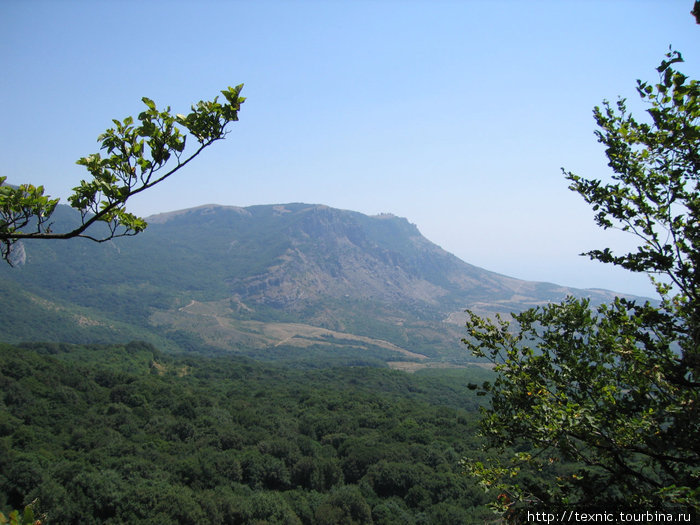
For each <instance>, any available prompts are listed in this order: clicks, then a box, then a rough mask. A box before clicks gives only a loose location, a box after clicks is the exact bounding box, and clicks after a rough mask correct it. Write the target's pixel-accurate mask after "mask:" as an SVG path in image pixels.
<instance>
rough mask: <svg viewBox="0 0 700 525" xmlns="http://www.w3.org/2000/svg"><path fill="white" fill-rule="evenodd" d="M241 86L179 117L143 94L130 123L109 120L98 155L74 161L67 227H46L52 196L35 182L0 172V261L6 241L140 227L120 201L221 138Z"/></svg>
mask: <svg viewBox="0 0 700 525" xmlns="http://www.w3.org/2000/svg"><path fill="white" fill-rule="evenodd" d="M242 88H243V85H242V84H241V85H238V86H236V87H229V88H227V89H225V90H223V91H222V92H221V93H222V95H223V97H224V100H223V101H221V102H220V101H219V98H218V97H215V98H214V99H213V100H211V101H200V102H198V103H197V104H195V105H193V106H192V107H191V111H190V113H188V114H187V115H182V114H174V115H173V114H172V113H171V110H170V107H166V108H165V109H164V110H159V109H158V108H157V107H156V104H155V102H153V100H151V99H149V98H147V97H144V98H143V99H142V100H143V103H144V104H145V105H146V109H145V110H144V111H142V112H141V113H140V114H139V115H138V119H137V120H136V121H135V120H134V118H133V117H126V118H125V119H124V120H123V121H119V120H116V119H115V120H113V122H114V127H112V128H109V129H107V130H106V131H105V132H104V133H103V134H102V135H100V136H99V137H98V139H97V140H98V142H100V143H101V150H104V151H105V152H106V155H105V156H102V155H101V154H100V153H94V154H92V155H88V156H87V157H82V158H80V159H78V161H77V164H79V165H81V166H85V168H86V169H87V170H88V172H89V173H90V175H91V177H92V178H91V179H90V180H88V181H85V180H82V181H81V182H80V185H79V186H77V187H75V188H74V189H73V192H74V193H73V194H72V195H71V196H70V197H69V198H68V202H69V203H70V205H71V206H72V207H74V208H76V209H78V210H79V211H80V214H81V223H80V225H79V226H77V227H76V228H74V229H73V230H70V231H65V232H54V231H53V230H52V223H51V216H52V214H53V212H54V210H55V208H56V205H57V204H58V201H59V199H53V198H51V197H50V196H48V195H44V188H43V186H34V185H32V184H22V185H20V186H18V187H15V186H10V185H7V184H5V180H6V177H0V255H1V256H2V258H3V259H5V260H6V261H7V262H9V263H10V264H11V262H12V260H11V257H10V255H11V252H12V246H13V244H14V243H15V242H17V241H18V240H21V239H70V238H73V237H84V238H88V239H91V240H93V241H97V242H104V241H107V240H109V239H112V238H114V237H123V236H127V235H135V234H137V233H139V232H141V231H143V229H144V228H146V222H145V221H144V220H143V219H142V218H140V217H137V216H135V215H133V214H132V213H129V212H128V211H127V210H126V207H125V204H126V201H127V200H128V199H129V198H130V197H131V196H132V195H136V194H137V193H141V192H142V191H145V190H147V189H149V188H152V187H153V186H155V185H156V184H158V183H160V182H162V181H164V180H165V179H167V178H168V177H170V176H171V175H172V174H174V173H175V172H176V171H179V170H180V169H181V168H183V167H184V166H186V165H187V164H189V163H190V162H191V161H192V160H194V159H195V158H196V157H197V156H199V154H200V153H201V152H202V151H203V150H204V149H205V148H207V147H209V146H211V145H212V144H213V143H214V142H216V141H218V140H221V139H223V138H225V136H226V134H227V133H228V131H227V126H228V124H229V123H231V122H235V121H237V120H238V112H239V110H240V107H241V104H242V103H243V102H244V101H245V98H244V97H241V96H240V92H241V89H242ZM188 137H190V140H189V144H188V140H187V139H188ZM193 143H194V144H193ZM96 223H102V224H105V225H106V226H107V230H106V231H105V230H101V231H99V233H97V234H95V233H91V230H89V229H90V227H91V226H93V225H94V224H96ZM93 230H94V229H93Z"/></svg>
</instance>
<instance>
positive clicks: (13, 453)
mask: <svg viewBox="0 0 700 525" xmlns="http://www.w3.org/2000/svg"><path fill="white" fill-rule="evenodd" d="M477 371H478V372H479V373H481V371H480V370H477ZM461 372H462V373H461V374H456V373H455V374H454V375H453V377H449V376H446V377H445V378H440V377H439V375H438V372H437V371H435V372H433V374H431V375H430V376H429V377H420V376H416V375H408V374H405V373H402V372H397V371H391V370H386V369H377V368H360V367H356V368H348V367H345V368H332V369H315V370H290V369H285V368H279V367H272V366H269V365H262V364H260V363H256V362H254V361H252V360H248V359H244V358H232V357H219V358H206V357H201V356H187V357H173V356H168V355H166V354H161V353H160V352H158V351H157V350H156V349H155V348H154V347H153V346H151V345H149V344H147V343H142V342H133V343H129V344H127V345H112V346H98V345H94V346H76V345H67V344H55V343H49V344H39V343H33V344H27V345H21V346H11V345H6V344H5V345H0V509H2V510H3V511H5V509H13V508H15V509H17V508H23V506H24V505H25V504H26V503H27V502H31V501H33V500H34V499H35V498H38V503H37V507H36V512H38V511H40V512H41V513H42V514H43V513H45V514H46V519H45V520H44V523H47V524H51V523H61V524H71V523H81V524H82V523H87V524H89V523H100V524H109V523H212V524H216V523H241V524H246V523H251V524H252V523H263V522H268V523H290V524H291V523H295V524H296V523H303V524H316V523H372V522H373V523H375V524H381V523H397V521H396V520H397V517H398V516H401V517H403V518H405V519H403V521H401V520H399V521H398V522H402V523H416V524H418V523H422V524H426V523H460V524H462V523H470V522H471V523H482V520H480V519H479V517H480V516H483V515H484V514H485V512H488V509H486V508H485V507H484V506H483V502H484V499H483V495H482V493H481V491H480V490H479V489H478V487H476V486H475V484H474V483H473V482H471V481H470V480H468V479H467V478H465V477H464V476H462V475H461V473H460V467H459V458H460V457H461V456H463V455H465V454H468V453H470V451H472V450H476V449H478V443H477V442H476V441H474V440H472V439H465V438H464V436H465V435H466V436H473V435H474V431H475V422H476V401H475V400H476V397H475V394H474V393H473V392H471V391H470V390H468V389H467V388H466V387H463V385H465V384H466V383H467V382H468V381H469V380H475V379H476V378H473V377H471V374H470V372H469V370H463V371H461ZM460 407H469V410H465V409H464V408H460ZM450 516H452V517H453V519H449V517H450ZM457 516H459V517H460V518H463V517H464V516H468V518H469V519H468V520H466V521H465V520H464V519H457ZM442 518H445V519H442ZM472 519H473V521H470V520H472Z"/></svg>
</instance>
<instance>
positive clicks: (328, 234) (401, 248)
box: [0, 203, 614, 368]
mask: <svg viewBox="0 0 700 525" xmlns="http://www.w3.org/2000/svg"><path fill="white" fill-rule="evenodd" d="M76 220H77V217H76V214H75V212H74V211H73V210H72V209H70V208H68V207H66V206H63V207H60V210H58V212H57V215H56V221H55V223H56V224H55V226H54V229H55V230H59V229H60V228H61V227H62V226H67V225H68V224H70V223H72V222H74V221H76ZM147 220H148V222H149V227H148V228H147V230H146V231H145V232H143V233H142V234H140V235H138V236H136V237H133V238H127V239H115V240H113V241H110V242H107V243H102V244H97V243H93V242H91V241H87V240H82V239H78V240H74V241H67V242H66V241H62V242H53V243H52V242H50V241H32V242H24V243H23V246H22V247H20V248H19V249H18V250H17V257H16V261H17V262H18V263H21V264H18V265H17V266H16V267H15V268H10V267H9V266H3V267H1V268H0V279H1V280H0V286H1V287H2V288H1V290H2V294H3V296H4V297H5V300H4V301H3V305H2V306H0V316H1V317H0V328H1V329H2V330H3V333H4V334H5V340H6V341H8V342H17V341H27V340H47V339H51V340H60V341H66V342H76V343H86V342H123V341H127V340H130V339H134V338H140V339H144V340H146V341H149V342H152V343H154V344H156V345H158V346H160V347H162V348H165V349H169V350H188V351H200V352H231V351H234V352H240V353H244V354H247V355H251V356H254V357H258V358H264V359H282V360H296V361H298V360H301V361H307V362H309V361H314V360H327V359H334V360H337V361H338V362H343V363H351V364H352V363H363V364H367V363H372V362H376V363H380V362H389V363H391V364H392V366H396V367H404V368H411V367H417V366H425V365H426V364H431V365H435V364H437V363H444V362H448V363H463V362H465V361H468V360H469V356H467V355H466V353H465V351H464V350H463V349H462V345H461V343H460V342H459V341H460V338H461V337H462V336H463V334H462V333H461V327H462V324H463V321H464V315H465V314H464V309H465V308H470V309H472V310H475V311H477V312H479V313H481V314H484V315H494V314H495V313H502V314H507V313H509V312H512V311H520V310H523V309H525V308H528V307H530V306H533V305H537V304H544V303H547V302H549V301H559V300H561V299H562V298H564V297H565V296H566V295H568V294H573V295H578V296H588V297H590V298H591V300H592V301H593V302H601V301H607V300H610V299H611V298H612V297H613V295H614V294H613V293H612V292H607V291H603V290H575V289H571V288H566V287H562V286H557V285H554V284H549V283H535V282H528V281H522V280H518V279H514V278H511V277H507V276H503V275H499V274H496V273H493V272H489V271H487V270H484V269H482V268H478V267H476V266H472V265H470V264H468V263H466V262H464V261H462V260H460V259H458V258H457V257H455V256H454V255H452V254H450V253H448V252H446V251H445V250H443V249H442V248H440V247H439V246H437V245H435V244H433V243H432V242H430V241H429V240H427V239H426V238H425V237H423V236H422V235H421V234H420V232H419V231H418V228H417V227H416V226H415V225H413V224H411V223H410V222H408V221H407V220H406V219H404V218H399V217H396V216H394V215H389V214H384V215H378V216H367V215H363V214H361V213H357V212H352V211H346V210H338V209H334V208H330V207H327V206H322V205H309V204H298V203H297V204H283V205H265V206H251V207H247V208H239V207H232V206H217V205H206V206H200V207H198V208H192V209H187V210H181V211H176V212H171V213H164V214H160V215H155V216H152V217H149V218H148V219H147Z"/></svg>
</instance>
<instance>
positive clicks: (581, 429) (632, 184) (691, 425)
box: [464, 51, 700, 517]
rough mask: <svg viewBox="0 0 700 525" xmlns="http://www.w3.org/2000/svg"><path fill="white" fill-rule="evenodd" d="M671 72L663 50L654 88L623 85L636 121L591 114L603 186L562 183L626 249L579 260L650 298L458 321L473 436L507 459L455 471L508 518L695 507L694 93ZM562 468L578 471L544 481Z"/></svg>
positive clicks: (697, 111) (612, 107)
mask: <svg viewBox="0 0 700 525" xmlns="http://www.w3.org/2000/svg"><path fill="white" fill-rule="evenodd" d="M679 62H682V57H681V55H680V53H678V52H676V51H670V52H669V53H668V54H667V56H666V59H665V60H664V61H663V62H662V63H661V65H660V66H659V67H658V68H657V71H658V73H659V81H658V83H655V84H649V83H647V82H642V81H638V82H637V91H638V93H639V96H640V97H641V99H642V100H643V101H644V102H646V103H647V104H648V109H647V113H648V116H649V118H648V119H646V120H645V121H638V120H636V119H635V118H634V117H633V116H632V115H631V114H630V113H629V112H628V110H627V106H626V103H625V100H619V101H618V102H617V103H615V104H612V103H609V102H607V101H606V102H604V103H603V105H602V107H596V108H595V110H594V117H595V120H596V123H597V125H598V128H599V129H598V131H597V132H596V135H597V137H598V140H599V142H601V143H602V144H604V145H605V147H606V156H607V158H608V165H609V166H610V168H612V171H613V174H612V182H610V183H604V182H602V181H600V180H593V179H585V178H582V177H580V176H578V175H575V174H573V173H570V172H565V174H566V177H567V179H568V180H569V181H570V182H571V185H570V189H571V190H573V191H575V192H577V193H579V194H580V195H581V196H582V197H583V198H584V199H585V201H586V202H587V203H589V204H590V205H591V206H592V209H593V210H594V211H595V213H596V214H595V220H596V222H597V224H598V225H600V226H601V227H603V228H605V229H607V228H619V229H621V230H623V231H626V232H630V233H632V234H634V235H636V236H637V238H638V239H639V240H640V243H639V245H638V247H637V248H636V250H633V251H631V252H629V253H624V254H619V253H615V252H613V250H611V249H609V248H605V249H602V250H593V251H590V252H588V253H586V254H584V255H588V256H589V257H591V258H593V259H596V260H599V261H602V262H604V263H610V264H613V265H617V266H620V267H622V268H625V269H627V270H630V271H633V272H644V273H647V274H648V275H649V276H650V277H651V278H652V280H653V282H654V283H655V285H656V289H657V290H658V293H659V296H660V301H658V302H654V303H652V302H651V301H647V302H645V303H644V304H640V302H639V301H633V300H630V299H625V298H618V299H616V300H615V301H614V302H613V303H612V304H604V305H601V306H599V307H597V308H592V307H591V305H590V303H589V301H588V300H586V299H575V298H568V299H567V300H565V301H564V302H562V303H561V304H549V305H546V306H543V307H538V308H533V309H530V310H528V311H526V312H523V313H521V314H515V315H513V317H512V320H505V319H502V318H500V317H499V318H497V319H482V318H480V317H478V316H477V315H475V314H474V313H472V312H469V315H468V321H467V324H466V328H467V337H465V339H464V343H465V344H466V345H467V346H468V348H469V349H470V350H471V351H472V352H473V353H474V354H475V355H477V356H483V357H487V358H488V359H489V360H491V361H492V362H493V363H494V365H495V369H496V371H497V372H499V375H498V379H497V380H496V381H495V382H494V384H493V385H484V387H485V388H486V389H488V390H489V391H490V395H491V404H490V407H489V408H488V409H486V410H485V414H484V418H483V421H482V430H483V432H484V434H485V436H486V437H487V439H488V440H489V446H490V447H494V448H497V449H498V448H499V447H513V448H512V450H513V451H514V452H513V453H512V454H510V456H508V457H507V459H506V460H504V459H503V457H501V458H499V459H494V460H493V461H490V462H488V461H487V462H473V463H469V464H468V469H469V470H470V471H471V472H472V473H473V474H475V475H477V476H478V477H479V478H480V479H481V481H482V484H483V485H484V486H485V487H490V488H497V490H498V491H499V493H500V494H501V499H500V503H501V504H502V506H503V508H504V509H505V510H506V511H507V513H508V514H507V515H508V516H512V517H514V516H516V515H517V509H518V508H532V507H534V506H537V505H541V506H543V507H546V508H547V509H550V510H554V509H557V508H559V509H566V508H569V509H570V508H572V507H573V506H577V507H578V508H581V507H583V506H588V507H592V506H595V507H597V508H602V507H606V508H618V509H621V508H631V507H633V506H634V507H637V508H640V507H639V506H642V507H641V508H649V509H656V510H659V509H668V508H670V507H673V506H674V505H680V506H688V507H692V508H694V509H696V510H697V509H698V508H699V507H700V489H699V488H698V487H699V485H700V483H699V481H700V426H699V421H700V417H699V416H700V414H699V413H698V402H699V401H700V400H699V399H698V396H699V393H700V389H699V388H698V387H699V386H700V300H699V299H700V278H699V276H698V266H699V263H700V176H699V174H698V167H699V165H700V155H699V154H698V143H699V142H700V140H699V139H700V97H699V94H700V85H699V84H698V82H697V81H696V80H689V79H688V77H687V76H685V75H683V74H682V73H680V72H679V71H677V70H675V69H674V66H675V64H677V63H679ZM568 462H575V464H577V465H578V466H577V467H575V468H573V469H572V471H571V472H570V473H569V474H567V475H565V476H562V475H558V476H554V475H552V476H549V477H547V476H546V473H547V472H552V466H553V465H556V464H566V463H568ZM572 464H573V463H572ZM533 469H534V471H537V472H540V473H542V474H543V475H544V476H543V477H538V479H537V481H536V482H534V481H533V480H532V479H531V478H528V476H527V475H526V474H525V472H526V471H528V472H532V471H533ZM543 479H549V480H550V481H549V482H543Z"/></svg>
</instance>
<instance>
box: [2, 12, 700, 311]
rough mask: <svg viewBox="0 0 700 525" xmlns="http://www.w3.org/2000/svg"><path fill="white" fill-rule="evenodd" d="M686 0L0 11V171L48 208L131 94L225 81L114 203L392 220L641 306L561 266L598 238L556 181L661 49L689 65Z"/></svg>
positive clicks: (449, 245) (692, 29)
mask: <svg viewBox="0 0 700 525" xmlns="http://www.w3.org/2000/svg"><path fill="white" fill-rule="evenodd" d="M692 4H693V2H692V0H653V1H652V0H578V1H575V0H552V1H545V0H540V1H538V0H519V1H516V0H511V1H507V0H490V1H477V0H473V1H469V0H463V1H446V0H437V1H428V0H406V1H398V0H364V1H363V0H356V1H340V0H325V1H321V0H316V1H310V0H299V1H291V0H288V1H282V0H278V1H272V0H257V1H253V0H249V1H226V2H225V1H206V0H204V1H202V0H200V1H189V2H185V1H164V0H161V1H139V2H135V1H128V0H114V1H104V0H102V1H100V0H94V1H70V0H55V1H38V0H24V1H20V0H0V61H1V62H0V65H1V66H2V75H1V76H0V96H1V97H2V100H3V104H2V107H1V109H0V112H1V115H2V120H3V123H4V125H3V126H2V127H1V128H0V158H2V162H1V163H0V176H6V177H7V178H8V182H10V183H14V184H20V183H32V184H35V185H40V184H41V185H43V186H44V187H45V190H46V192H47V193H48V194H50V195H52V196H55V197H61V199H62V202H64V203H65V202H66V197H67V196H68V195H69V194H70V193H71V189H72V188H73V187H74V186H76V185H77V184H78V183H79V181H80V180H81V179H84V178H87V177H88V173H87V172H86V171H85V170H84V168H82V167H80V166H77V165H76V164H75V161H76V160H77V159H78V158H80V157H82V156H85V155H88V154H90V153H95V152H97V151H98V150H99V145H98V143H97V141H96V139H97V136H98V135H99V134H100V133H102V132H103V131H104V130H105V129H106V128H108V127H110V126H111V125H112V119H113V118H117V119H120V120H121V119H123V118H124V117H126V116H128V115H134V116H135V115H137V114H138V113H139V112H140V111H141V110H142V108H143V105H142V103H141V97H143V96H147V97H150V98H151V99H153V100H155V101H156V103H157V104H158V105H159V106H171V107H172V109H173V111H174V112H177V113H185V112H186V111H187V110H188V109H189V107H190V106H191V105H192V104H193V103H195V102H197V101H199V100H202V99H205V100H206V99H211V98H213V97H215V96H217V95H218V94H219V92H220V90H221V89H225V88H226V87H228V86H234V85H238V84H241V83H242V84H244V85H245V86H244V88H243V93H242V94H243V95H244V96H246V97H247V100H246V102H245V103H244V104H243V106H242V108H241V112H240V115H239V116H240V121H239V122H237V123H234V124H233V125H231V127H230V133H229V135H228V136H227V138H226V140H224V141H221V142H218V143H216V144H214V145H213V146H212V147H211V148H209V149H208V150H207V151H205V153H204V154H203V155H202V156H201V157H200V158H198V159H196V161H195V162H194V163H193V164H191V165H189V166H188V167H187V168H186V169H184V170H182V171H181V172H178V173H177V174H175V175H174V176H173V177H171V178H170V179H168V180H166V181H165V182H163V183H162V184H161V185H159V186H157V187H155V188H152V189H151V190H149V191H148V192H145V193H143V194H141V195H140V196H138V197H135V198H134V199H133V200H130V201H129V205H128V206H127V208H128V210H129V211H132V212H133V213H136V214H138V215H141V216H148V215H151V214H155V213H160V212H166V211H172V210H177V209H183V208H189V207H194V206H199V205H202V204H208V203H216V204H222V205H234V206H250V205H255V204H277V203H288V202H305V203H313V204H325V205H328V206H332V207H335V208H341V209H347V210H354V211H359V212H362V213H365V214H368V215H374V214H378V213H393V214H395V215H398V216H401V217H405V218H407V219H408V220H409V221H410V222H412V223H414V224H416V226H417V227H418V228H419V230H420V231H421V233H422V234H423V235H424V236H425V237H427V238H428V239H430V240H431V241H433V242H435V243H436V244H438V245H440V246H441V247H442V248H444V249H445V250H447V251H449V252H451V253H454V254H455V255H457V256H458V257H460V258H461V259H463V260H465V261H466V262H469V263H471V264H474V265H477V266H480V267H483V268H486V269H489V270H492V271H495V272H498V273H501V274H505V275H509V276H512V277H517V278H520V279H526V280H533V281H547V282H554V283H558V284H562V285H566V286H573V287H578V288H607V289H611V290H615V291H619V292H624V293H631V294H640V295H647V296H652V297H653V296H655V293H654V291H653V288H652V286H651V285H650V283H649V281H648V279H647V277H646V276H644V275H634V274H630V273H629V272H625V271H622V270H618V269H615V268H613V267H611V266H609V265H604V264H602V263H598V262H595V261H590V260H588V259H587V258H586V257H582V256H580V255H579V254H580V253H581V252H584V251H587V250H591V249H596V248H603V247H606V246H609V247H612V248H613V249H616V250H618V251H621V250H624V249H630V248H631V247H633V246H635V242H634V239H633V238H631V237H629V236H628V235H627V234H623V233H621V232H617V231H611V230H608V231H603V230H600V229H599V228H598V227H597V226H596V225H595V223H594V222H593V219H592V217H593V214H592V211H591V210H590V209H589V207H588V205H586V204H585V203H584V202H583V200H582V199H581V197H580V196H578V195H576V194H574V193H573V192H571V191H570V190H568V188H567V186H568V183H567V181H566V180H565V178H564V176H563V174H562V171H561V169H562V168H565V169H566V170H570V171H572V172H574V173H576V174H578V175H582V176H584V177H586V178H596V179H602V180H607V179H609V177H610V169H609V168H608V167H607V164H606V159H605V156H604V148H603V147H602V146H601V145H600V144H598V143H597V141H596V138H595V136H594V130H595V123H594V121H593V117H592V109H593V107H594V106H596V105H600V104H601V102H602V101H603V100H605V99H607V100H612V101H614V100H616V99H617V98H618V97H623V98H627V99H628V100H629V106H630V108H631V109H632V110H633V111H634V112H635V115H638V116H639V117H640V118H642V116H643V114H644V108H645V107H644V105H643V104H641V103H640V102H639V101H638V97H637V94H636V90H635V86H636V79H643V80H649V81H655V80H656V79H657V78H658V76H657V73H656V71H655V67H656V66H657V65H658V64H659V63H660V61H661V60H662V59H663V57H664V54H665V53H666V52H667V51H668V49H669V46H670V45H672V46H673V48H674V49H677V50H679V51H681V52H682V53H683V56H684V58H685V60H686V61H685V63H684V64H682V65H680V67H679V68H678V69H680V70H681V71H683V72H684V73H685V74H686V75H688V76H690V77H691V78H698V73H699V70H700V25H696V24H695V21H694V19H693V18H692V17H691V15H690V14H689V12H690V10H691V9H692Z"/></svg>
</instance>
